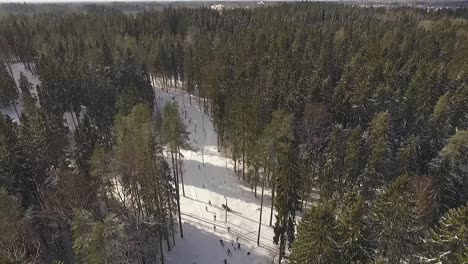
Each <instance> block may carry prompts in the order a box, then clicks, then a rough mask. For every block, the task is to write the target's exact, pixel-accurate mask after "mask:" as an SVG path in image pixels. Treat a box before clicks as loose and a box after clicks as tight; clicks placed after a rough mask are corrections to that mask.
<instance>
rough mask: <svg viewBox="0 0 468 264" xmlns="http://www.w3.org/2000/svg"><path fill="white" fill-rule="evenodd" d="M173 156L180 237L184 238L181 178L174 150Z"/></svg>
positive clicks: (172, 150) (172, 151)
mask: <svg viewBox="0 0 468 264" xmlns="http://www.w3.org/2000/svg"><path fill="white" fill-rule="evenodd" d="M171 156H172V166H173V167H174V168H175V170H174V171H175V174H174V175H175V179H176V188H175V189H176V196H177V197H176V201H177V212H178V215H179V229H180V237H181V238H184V231H183V230H182V217H181V214H180V193H179V177H178V172H177V162H174V148H171Z"/></svg>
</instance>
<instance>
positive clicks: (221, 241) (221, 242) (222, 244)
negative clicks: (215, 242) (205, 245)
mask: <svg viewBox="0 0 468 264" xmlns="http://www.w3.org/2000/svg"><path fill="white" fill-rule="evenodd" d="M219 244H221V246H222V247H224V242H223V240H222V239H220V240H219Z"/></svg>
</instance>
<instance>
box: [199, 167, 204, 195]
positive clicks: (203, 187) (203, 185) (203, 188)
mask: <svg viewBox="0 0 468 264" xmlns="http://www.w3.org/2000/svg"><path fill="white" fill-rule="evenodd" d="M198 167H199V168H200V165H198ZM203 189H205V184H203Z"/></svg>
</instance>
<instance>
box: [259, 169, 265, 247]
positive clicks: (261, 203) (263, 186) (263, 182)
mask: <svg viewBox="0 0 468 264" xmlns="http://www.w3.org/2000/svg"><path fill="white" fill-rule="evenodd" d="M264 191H265V176H264V177H263V181H262V198H261V200H260V219H259V223H258V236H257V246H260V231H261V229H262V215H263V193H264Z"/></svg>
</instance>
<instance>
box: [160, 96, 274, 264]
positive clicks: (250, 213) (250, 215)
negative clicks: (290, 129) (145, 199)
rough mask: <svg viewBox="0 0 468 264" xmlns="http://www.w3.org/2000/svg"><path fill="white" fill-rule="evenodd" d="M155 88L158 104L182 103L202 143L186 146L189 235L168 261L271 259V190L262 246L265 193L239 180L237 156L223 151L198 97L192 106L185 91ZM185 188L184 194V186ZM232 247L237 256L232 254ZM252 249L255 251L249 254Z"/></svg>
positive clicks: (258, 262) (203, 263)
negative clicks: (225, 206)
mask: <svg viewBox="0 0 468 264" xmlns="http://www.w3.org/2000/svg"><path fill="white" fill-rule="evenodd" d="M155 90H156V103H157V104H156V106H157V107H161V106H162V105H163V104H164V102H166V101H168V100H173V98H174V100H176V101H177V102H178V104H179V108H180V113H181V117H182V119H183V120H184V122H185V124H186V125H187V130H188V131H189V132H190V136H189V137H190V143H191V145H192V146H194V147H196V148H197V150H196V151H182V154H183V155H184V160H183V162H184V184H185V196H186V197H181V200H180V204H181V211H182V222H183V229H184V230H183V231H184V238H183V239H181V238H180V235H178V236H177V237H178V238H177V240H176V246H175V248H173V249H172V251H171V252H168V253H166V259H167V263H170V264H184V263H188V264H193V263H197V264H217V263H224V259H227V263H232V264H244V263H255V264H265V263H271V258H272V256H274V255H275V254H276V252H277V247H276V246H275V245H274V244H273V242H272V240H273V227H270V226H269V225H268V223H269V219H270V205H271V202H270V199H271V197H270V191H269V190H265V191H266V194H267V195H265V198H264V208H263V217H262V231H261V237H260V246H257V234H258V220H259V216H260V195H258V198H255V197H254V193H253V191H251V190H250V188H249V187H248V186H247V185H246V183H244V182H242V181H239V180H238V179H237V176H236V175H235V174H234V170H233V164H232V163H231V162H232V161H230V160H229V159H227V158H225V157H223V155H222V154H221V153H219V152H218V151H217V147H216V146H217V142H216V140H217V137H216V132H215V131H214V130H213V124H212V122H211V120H210V117H209V115H206V114H203V111H201V110H200V108H199V105H198V99H197V98H196V97H192V105H189V95H188V94H186V93H184V92H181V91H177V90H169V93H166V92H165V91H163V90H161V89H159V88H156V89H155ZM185 111H186V113H187V114H186V117H185ZM190 120H191V121H190ZM203 123H204V124H203ZM203 126H204V128H205V129H204V130H203ZM202 148H203V154H204V155H203V156H204V165H203V159H202ZM180 188H181V190H180V193H181V195H182V186H181V185H180ZM225 197H226V199H227V204H228V207H229V208H230V209H232V212H228V215H227V222H225V210H224V209H223V208H222V204H224V203H226V200H225ZM209 201H211V204H212V205H209ZM215 216H216V220H215ZM215 225H216V231H215V230H214V226H215ZM228 227H229V228H230V231H229V232H228V230H227V229H228ZM236 238H239V243H240V244H241V250H240V251H239V250H237V249H236V250H234V247H233V244H232V242H234V245H236V243H235V242H236ZM220 239H222V240H223V241H224V243H225V246H224V247H222V246H221V245H220V241H219V240H220ZM228 248H229V249H230V250H231V252H232V255H231V256H228V255H227V253H226V252H227V249H228ZM248 251H250V256H247V252H248Z"/></svg>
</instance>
